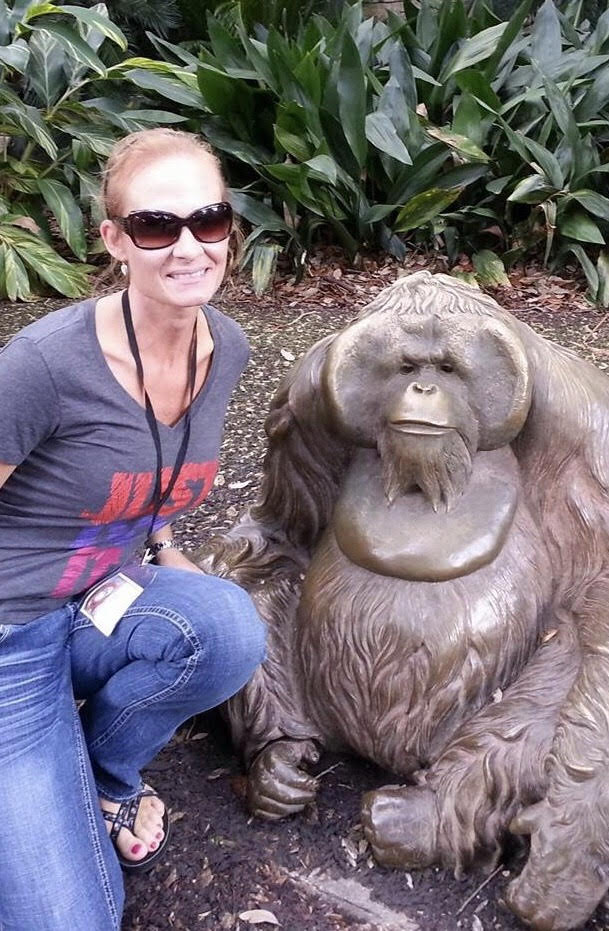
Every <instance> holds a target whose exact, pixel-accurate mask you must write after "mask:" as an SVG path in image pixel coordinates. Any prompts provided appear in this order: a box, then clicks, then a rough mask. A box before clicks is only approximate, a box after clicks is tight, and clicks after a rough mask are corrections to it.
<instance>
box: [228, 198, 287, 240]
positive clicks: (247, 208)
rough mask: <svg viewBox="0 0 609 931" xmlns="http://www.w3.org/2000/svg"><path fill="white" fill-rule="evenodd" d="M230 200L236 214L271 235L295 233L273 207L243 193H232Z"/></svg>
mask: <svg viewBox="0 0 609 931" xmlns="http://www.w3.org/2000/svg"><path fill="white" fill-rule="evenodd" d="M230 199H231V203H232V205H233V207H234V209H235V212H236V213H237V214H239V216H240V217H244V218H245V219H246V220H247V221H248V222H249V223H251V224H252V225H253V226H261V227H264V229H265V230H268V231H269V232H271V233H273V232H277V233H278V232H286V233H290V234H292V233H293V230H291V229H290V227H289V226H288V225H287V223H286V222H285V220H282V218H281V217H280V216H279V214H278V213H275V211H274V210H273V209H272V208H271V207H269V206H268V205H267V204H265V203H263V202H262V201H261V200H257V199H256V198H254V197H250V195H249V194H244V193H243V191H231V192H230Z"/></svg>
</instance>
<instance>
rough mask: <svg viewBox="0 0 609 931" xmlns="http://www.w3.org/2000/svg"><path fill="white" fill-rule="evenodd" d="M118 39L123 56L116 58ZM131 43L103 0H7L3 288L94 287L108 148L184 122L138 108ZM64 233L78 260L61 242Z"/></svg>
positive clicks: (0, 164) (0, 120)
mask: <svg viewBox="0 0 609 931" xmlns="http://www.w3.org/2000/svg"><path fill="white" fill-rule="evenodd" d="M112 46H114V47H115V48H117V49H118V50H119V52H120V53H121V54H120V56H119V57H120V58H121V59H124V60H123V61H121V62H119V63H118V64H114V65H108V64H107V61H108V59H109V60H110V61H112V60H115V59H116V57H117V56H116V54H115V53H112V51H111V48H112ZM126 49H127V41H126V39H125V36H124V34H123V33H122V31H121V30H120V29H119V28H118V27H117V26H116V25H115V24H114V23H112V22H111V20H110V19H109V18H108V13H107V9H106V7H105V6H104V4H101V3H100V4H97V5H96V6H94V7H91V8H90V9H86V8H83V7H81V6H72V5H66V6H56V5H54V4H52V3H35V2H34V3H32V2H27V0H16V2H15V3H14V4H13V7H12V9H11V8H9V7H8V6H7V5H6V4H5V2H4V0H0V142H1V145H2V150H1V155H0V297H1V296H5V295H6V296H8V297H9V298H10V299H11V300H15V299H27V298H28V297H29V295H30V293H31V292H32V291H36V290H40V284H41V282H40V279H42V280H43V281H44V282H46V283H47V285H50V286H51V287H52V288H53V289H55V290H56V291H59V292H60V293H61V294H65V295H68V296H71V297H76V296H79V295H81V294H83V293H86V292H87V290H88V287H89V284H88V278H87V270H88V269H87V266H85V265H83V264H82V263H83V262H84V261H85V260H86V258H87V254H88V249H89V238H88V236H87V222H86V218H87V217H88V216H89V214H90V211H91V209H92V208H93V210H94V206H95V196H96V194H97V187H98V178H99V169H100V165H101V163H102V162H103V159H104V157H105V156H107V155H108V153H109V151H110V149H111V147H112V145H113V142H114V140H115V139H117V138H119V137H120V136H121V135H124V134H125V132H129V131H130V130H132V129H137V128H141V127H144V126H150V125H155V124H157V123H159V122H172V123H173V122H181V121H182V117H181V116H179V115H178V114H175V113H171V112H166V111H162V110H159V109H150V108H144V109H141V108H137V103H138V102H137V100H134V98H133V84H132V83H131V82H130V80H129V78H130V75H132V74H134V73H135V74H137V68H138V64H139V59H137V58H136V59H125V52H126ZM147 66H148V67H149V68H150V67H151V63H149V62H147ZM157 67H158V68H159V69H162V68H163V65H162V64H159V65H158V66H157ZM165 70H167V69H165ZM134 104H135V108H134ZM58 238H61V239H62V240H63V241H64V244H65V246H64V248H63V250H62V251H64V252H65V253H66V254H68V255H69V253H72V255H73V256H75V257H76V259H78V260H79V261H78V262H74V261H68V260H67V259H66V258H65V257H64V256H63V255H61V254H60V253H59V252H58V251H57V249H56V248H54V242H57V240H58Z"/></svg>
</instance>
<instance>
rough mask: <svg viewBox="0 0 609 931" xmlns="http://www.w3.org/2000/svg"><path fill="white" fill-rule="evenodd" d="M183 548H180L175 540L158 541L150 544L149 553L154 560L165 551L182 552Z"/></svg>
mask: <svg viewBox="0 0 609 931" xmlns="http://www.w3.org/2000/svg"><path fill="white" fill-rule="evenodd" d="M180 549H181V547H180V546H178V544H177V543H176V541H175V540H173V539H166V540H157V541H156V542H152V541H151V542H150V543H149V544H148V552H149V553H150V555H151V557H152V558H153V559H156V557H157V556H158V555H159V553H162V552H163V550H180Z"/></svg>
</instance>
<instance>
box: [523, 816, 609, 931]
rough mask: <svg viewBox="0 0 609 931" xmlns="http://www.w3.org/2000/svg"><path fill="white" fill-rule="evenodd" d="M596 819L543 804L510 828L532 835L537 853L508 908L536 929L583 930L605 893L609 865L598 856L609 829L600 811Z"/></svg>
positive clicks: (532, 843) (532, 842) (525, 870)
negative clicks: (583, 925)
mask: <svg viewBox="0 0 609 931" xmlns="http://www.w3.org/2000/svg"><path fill="white" fill-rule="evenodd" d="M594 821H596V824H594V823H592V824H591V823H590V821H589V819H588V818H586V813H585V812H583V811H578V810H577V808H573V809H572V810H571V811H565V810H563V811H559V810H557V809H555V808H552V806H551V805H550V804H549V802H547V801H546V800H543V801H541V802H538V803H537V804H536V805H531V806H530V807H529V808H525V809H524V810H523V811H522V812H521V813H520V814H519V815H517V817H516V818H514V819H513V821H512V823H511V824H510V831H512V833H514V834H530V835H531V852H530V854H529V859H528V861H527V863H526V866H525V867H524V869H523V871H522V873H521V874H520V876H518V877H517V878H516V879H515V880H513V882H511V883H510V885H509V886H508V891H507V904H508V905H509V907H510V908H511V909H512V911H514V912H515V913H516V914H517V915H518V917H519V918H521V919H522V920H523V921H524V922H526V923H527V924H530V925H531V926H532V927H533V928H535V929H536V931H567V929H569V928H576V927H579V926H580V924H583V923H584V922H585V920H586V919H587V918H588V917H589V916H590V914H591V913H592V912H593V911H594V909H595V908H596V906H597V905H598V904H599V902H600V900H601V899H602V898H603V896H604V895H605V893H606V891H607V888H608V887H609V863H608V862H606V861H603V860H602V859H601V857H600V856H599V853H598V848H599V846H603V844H602V843H601V844H599V843H598V840H599V832H603V830H604V828H605V825H604V822H603V818H602V815H601V812H600V810H599V811H598V812H596V814H595V817H594V818H593V819H592V822H594ZM586 825H588V828H587V827H586ZM600 836H601V837H602V838H604V837H605V836H606V835H605V834H604V833H601V834H600ZM595 840H596V842H597V843H595Z"/></svg>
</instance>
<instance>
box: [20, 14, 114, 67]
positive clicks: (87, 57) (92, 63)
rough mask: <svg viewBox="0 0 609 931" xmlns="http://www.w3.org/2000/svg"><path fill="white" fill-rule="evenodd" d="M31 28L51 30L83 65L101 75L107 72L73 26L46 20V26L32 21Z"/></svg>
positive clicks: (70, 54)
mask: <svg viewBox="0 0 609 931" xmlns="http://www.w3.org/2000/svg"><path fill="white" fill-rule="evenodd" d="M49 6H52V4H49ZM30 28H31V29H35V30H37V31H38V30H46V31H47V32H50V33H51V35H52V36H54V37H55V38H56V39H57V41H58V42H60V43H61V45H62V46H63V47H64V49H65V50H66V52H67V54H68V55H69V56H70V57H71V58H74V59H75V60H76V61H78V62H79V63H80V64H81V65H86V66H87V67H88V68H90V69H91V70H92V71H95V72H96V74H99V75H100V76H101V75H104V74H105V73H106V66H105V65H104V63H103V61H102V60H101V58H99V57H98V56H97V55H96V54H95V52H94V51H93V49H91V48H90V47H89V46H88V45H87V43H86V42H85V40H84V39H81V37H80V36H79V34H78V33H77V31H76V30H75V29H73V28H72V27H71V26H68V25H66V24H65V23H56V22H49V21H48V20H45V23H44V26H41V25H39V24H38V23H32V24H31V26H30Z"/></svg>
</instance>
